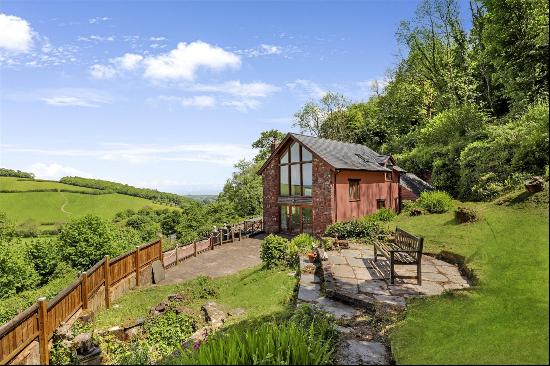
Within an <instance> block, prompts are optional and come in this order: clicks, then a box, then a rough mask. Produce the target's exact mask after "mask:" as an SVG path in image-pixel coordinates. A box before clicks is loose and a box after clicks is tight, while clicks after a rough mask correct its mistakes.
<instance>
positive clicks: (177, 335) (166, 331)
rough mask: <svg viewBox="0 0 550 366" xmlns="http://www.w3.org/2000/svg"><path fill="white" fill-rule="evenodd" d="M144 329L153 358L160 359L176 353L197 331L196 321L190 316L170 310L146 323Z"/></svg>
mask: <svg viewBox="0 0 550 366" xmlns="http://www.w3.org/2000/svg"><path fill="white" fill-rule="evenodd" d="M144 329H145V331H146V332H147V335H146V337H145V341H146V342H147V344H148V345H149V347H150V350H151V353H152V354H151V356H152V358H153V359H159V358H160V357H163V356H166V355H169V354H170V353H172V352H173V351H175V350H176V349H177V347H178V346H179V345H180V344H181V343H182V342H183V341H184V340H186V339H187V338H188V337H189V336H190V335H191V334H192V333H193V332H194V331H195V321H194V320H193V319H192V318H191V317H189V316H188V315H185V314H176V312H175V311H173V310H170V311H167V312H166V313H165V314H163V315H162V316H157V317H155V318H153V320H152V321H150V322H146V323H145V325H144Z"/></svg>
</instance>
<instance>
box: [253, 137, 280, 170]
mask: <svg viewBox="0 0 550 366" xmlns="http://www.w3.org/2000/svg"><path fill="white" fill-rule="evenodd" d="M284 137H285V134H284V133H282V132H281V131H279V130H275V129H273V130H269V131H262V133H261V134H260V137H259V138H258V139H257V140H256V141H254V142H253V143H252V147H253V148H254V149H259V150H260V151H259V152H258V154H257V155H256V156H255V157H254V162H256V163H259V162H263V161H265V160H267V158H268V157H269V155H271V145H272V144H273V142H276V141H278V142H280V141H281V140H282V139H283V138H284Z"/></svg>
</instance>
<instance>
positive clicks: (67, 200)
mask: <svg viewBox="0 0 550 366" xmlns="http://www.w3.org/2000/svg"><path fill="white" fill-rule="evenodd" d="M59 193H61V195H62V196H63V199H65V202H64V203H63V205H61V212H63V213H66V214H68V215H72V214H73V213H72V212H69V211H66V210H65V206H67V204H68V203H69V199H68V198H67V196H65V194H64V193H63V192H59Z"/></svg>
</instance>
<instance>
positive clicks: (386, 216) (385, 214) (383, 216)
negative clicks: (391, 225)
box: [368, 207, 397, 222]
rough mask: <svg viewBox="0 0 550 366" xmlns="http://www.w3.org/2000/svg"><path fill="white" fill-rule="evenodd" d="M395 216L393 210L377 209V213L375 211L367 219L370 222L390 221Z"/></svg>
mask: <svg viewBox="0 0 550 366" xmlns="http://www.w3.org/2000/svg"><path fill="white" fill-rule="evenodd" d="M396 216H397V214H396V213H395V211H394V210H392V209H391V208H385V207H384V208H381V209H379V210H378V211H376V212H375V213H373V214H372V215H369V216H368V218H369V219H370V220H373V221H386V222H388V221H392V220H393V219H395V217H396Z"/></svg>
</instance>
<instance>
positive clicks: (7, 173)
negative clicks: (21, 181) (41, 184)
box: [0, 168, 34, 179]
mask: <svg viewBox="0 0 550 366" xmlns="http://www.w3.org/2000/svg"><path fill="white" fill-rule="evenodd" d="M0 177H18V178H29V179H34V174H32V173H27V172H22V171H21V170H13V169H6V168H0Z"/></svg>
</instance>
